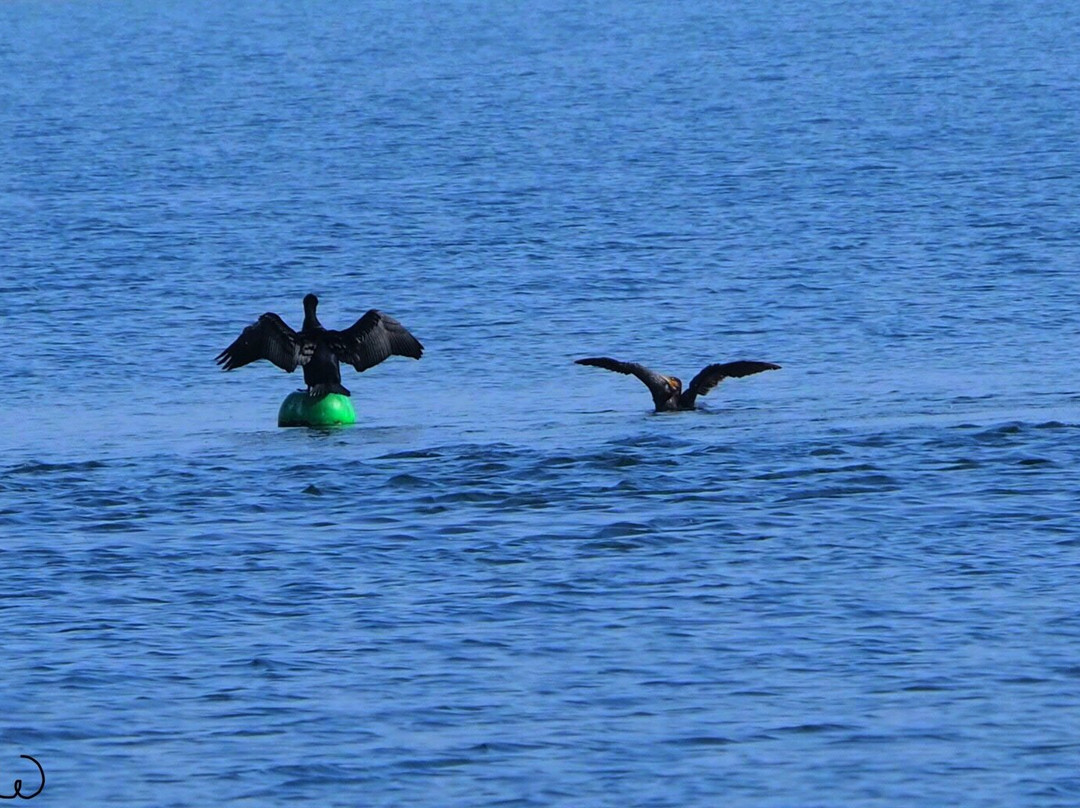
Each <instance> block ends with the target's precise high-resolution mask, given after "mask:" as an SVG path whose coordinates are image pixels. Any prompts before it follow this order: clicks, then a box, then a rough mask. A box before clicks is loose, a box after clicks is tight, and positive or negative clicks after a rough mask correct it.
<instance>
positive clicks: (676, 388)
mask: <svg viewBox="0 0 1080 808" xmlns="http://www.w3.org/2000/svg"><path fill="white" fill-rule="evenodd" d="M664 378H665V379H667V383H668V387H670V388H671V392H672V393H674V394H675V395H678V394H679V393H681V392H682V379H680V378H679V377H678V376H665V377H664Z"/></svg>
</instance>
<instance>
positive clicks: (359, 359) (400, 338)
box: [215, 295, 424, 397]
mask: <svg viewBox="0 0 1080 808" xmlns="http://www.w3.org/2000/svg"><path fill="white" fill-rule="evenodd" d="M318 305H319V299H318V298H317V297H315V295H307V296H306V297H304V325H303V327H302V328H301V329H300V330H299V331H293V330H292V329H291V328H289V326H288V325H286V323H285V321H284V320H282V319H281V318H280V317H279V316H278V315H276V314H274V313H273V312H272V311H268V312H266V314H264V315H262V316H261V317H260V318H259V319H258V320H256V321H255V322H254V323H252V324H251V325H249V326H248V327H247V328H245V329H244V331H243V333H241V334H240V336H239V337H237V338H236V341H235V342H233V344H232V345H230V346H229V347H228V348H226V349H225V350H224V351H222V352H221V353H220V354H218V355H217V357H216V359H215V361H216V362H217V363H218V364H219V365H221V368H222V370H233V369H235V368H238V367H243V366H244V365H246V364H248V363H250V362H255V361H257V360H259V359H268V360H269V361H271V362H273V363H274V364H275V365H277V366H278V367H279V368H281V369H282V370H285V371H288V372H289V373H292V372H293V371H294V370H296V368H297V366H298V365H299V366H301V367H303V368H304V383H305V384H306V385H307V395H309V396H312V397H322V396H326V395H329V394H332V393H336V394H338V395H343V396H348V395H351V393H349V391H348V389H346V388H345V387H344V386H343V385H342V384H341V370H340V369H339V367H338V363H339V362H345V363H346V364H349V365H352V366H353V367H354V368H356V369H357V370H358V371H360V372H361V373H362V372H363V371H365V370H367V369H368V368H372V367H375V365H377V364H379V363H380V362H382V361H383V360H384V359H387V358H389V357H391V356H409V357H412V358H413V359H419V358H420V356H421V354H423V352H424V346H423V345H421V344H420V342H419V341H418V340H417V339H416V337H414V336H413V335H412V334H410V333H409V332H408V330H407V329H406V328H405V326H403V325H402V324H401V323H399V322H398V321H397V320H395V319H394V318H393V317H391V316H390V315H388V314H383V313H382V312H381V311H378V310H376V309H372V310H371V311H369V312H368V313H367V314H365V315H364V316H363V317H361V318H360V319H359V320H357V321H356V322H355V323H353V324H352V325H351V326H349V327H348V328H346V329H345V330H344V331H331V330H330V329H327V328H323V326H322V323H320V322H319V318H318V317H317V316H316V315H315V308H316V306H318Z"/></svg>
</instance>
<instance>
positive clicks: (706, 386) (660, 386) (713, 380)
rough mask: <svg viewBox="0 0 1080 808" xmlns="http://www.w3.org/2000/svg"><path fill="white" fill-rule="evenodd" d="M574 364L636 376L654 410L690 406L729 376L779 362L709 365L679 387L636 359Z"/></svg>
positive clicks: (776, 367) (748, 373)
mask: <svg viewBox="0 0 1080 808" xmlns="http://www.w3.org/2000/svg"><path fill="white" fill-rule="evenodd" d="M576 364H578V365H592V366H594V367H598V368H604V369H605V370H613V371H615V372H616V373H626V374H629V375H633V376H637V377H638V378H639V379H641V381H643V382H644V383H645V386H646V387H648V388H649V392H650V393H652V399H653V404H655V405H656V411H657V412H674V411H676V410H692V409H694V407H695V401H696V399H697V397H698V396H704V395H707V394H708V392H709V391H710V390H712V389H713V388H714V387H716V385H718V384H720V382H722V381H723V380H724V379H726V378H727V377H729V376H731V377H733V378H739V377H741V376H751V375H753V374H754V373H761V371H763V370H779V369H780V366H779V365H774V364H773V363H772V362H753V361H748V360H740V361H738V362H727V363H724V364H716V365H709V366H708V367H707V368H705V369H704V370H702V371H701V373H699V374H698V375H697V376H695V377H694V378H693V379H691V380H690V386H689V387H687V388H686V389H685V390H683V389H682V381H681V380H680V379H678V378H676V377H675V376H664V375H662V374H660V373H657V372H656V371H653V370H649V369H648V368H647V367H645V366H644V365H639V364H637V363H636V362H620V361H619V360H617V359H609V358H608V357H606V356H595V357H591V358H589V359H578V360H577V361H576Z"/></svg>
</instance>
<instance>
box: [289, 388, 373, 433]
mask: <svg viewBox="0 0 1080 808" xmlns="http://www.w3.org/2000/svg"><path fill="white" fill-rule="evenodd" d="M277 423H278V426H342V425H344V424H355V423H356V410H354V409H353V405H352V401H350V400H349V397H348V396H343V395H339V394H338V393H330V394H328V395H325V396H309V395H308V394H307V393H304V392H297V393H290V394H289V396H288V397H287V398H286V399H285V400H284V401H282V402H281V409H280V410H278V415H277Z"/></svg>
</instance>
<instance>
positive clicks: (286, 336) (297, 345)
mask: <svg viewBox="0 0 1080 808" xmlns="http://www.w3.org/2000/svg"><path fill="white" fill-rule="evenodd" d="M302 342H303V341H302V340H301V339H300V336H299V335H298V334H297V333H296V332H295V331H293V330H292V329H291V328H289V326H288V325H287V324H286V323H285V321H284V320H282V319H281V318H280V317H278V316H277V315H276V314H274V313H273V312H270V311H268V312H267V313H266V314H264V315H262V316H261V317H260V318H259V319H258V320H256V321H255V322H254V323H252V324H251V325H249V326H248V327H247V328H245V329H244V330H243V332H242V333H241V334H240V336H239V337H237V338H236V340H235V341H234V342H233V344H232V345H230V346H229V347H228V348H226V349H225V350H224V351H222V352H221V353H219V354H218V355H217V357H216V358H215V360H214V361H216V362H217V363H218V364H219V365H221V367H222V369H223V370H233V369H234V368H239V367H243V366H244V365H247V364H249V363H251V362H255V361H257V360H259V359H268V360H270V361H271V362H273V363H274V364H275V365H277V366H278V367H279V368H281V369H282V370H286V371H288V372H289V373H292V372H293V371H294V370H296V366H297V365H302V364H304V363H305V362H306V361H307V359H308V358H309V357H310V355H311V352H310V350H307V351H305V350H304V346H303V345H302Z"/></svg>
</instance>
